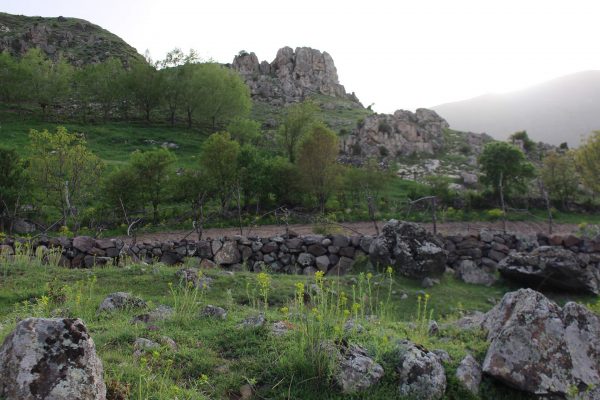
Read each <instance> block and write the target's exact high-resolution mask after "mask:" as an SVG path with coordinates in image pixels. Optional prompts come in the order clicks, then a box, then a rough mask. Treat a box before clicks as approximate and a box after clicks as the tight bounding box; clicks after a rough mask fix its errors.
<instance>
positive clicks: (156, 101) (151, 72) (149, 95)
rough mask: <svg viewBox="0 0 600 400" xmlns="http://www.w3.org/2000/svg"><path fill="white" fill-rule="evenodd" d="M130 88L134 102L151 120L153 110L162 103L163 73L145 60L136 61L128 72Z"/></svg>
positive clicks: (147, 119) (148, 119)
mask: <svg viewBox="0 0 600 400" xmlns="http://www.w3.org/2000/svg"><path fill="white" fill-rule="evenodd" d="M127 83H128V85H127V86H128V88H129V90H130V91H131V94H132V96H133V99H134V102H135V103H136V104H137V106H138V108H139V109H140V111H142V113H143V114H144V116H145V119H146V121H147V122H150V114H151V112H152V110H154V109H155V108H156V107H158V106H159V105H160V103H161V99H162V94H163V75H161V74H159V73H158V71H157V70H156V68H155V67H154V66H153V65H151V64H149V63H144V62H134V63H133V65H132V66H131V69H130V70H129V71H128V74H127Z"/></svg>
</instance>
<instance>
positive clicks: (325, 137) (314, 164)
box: [298, 124, 340, 213]
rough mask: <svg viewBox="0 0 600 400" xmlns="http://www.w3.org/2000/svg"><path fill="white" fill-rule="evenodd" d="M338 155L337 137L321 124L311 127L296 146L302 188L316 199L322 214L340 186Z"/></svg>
mask: <svg viewBox="0 0 600 400" xmlns="http://www.w3.org/2000/svg"><path fill="white" fill-rule="evenodd" d="M338 152H339V143H338V138H337V135H336V134H335V133H334V132H333V131H332V130H331V129H328V128H327V127H325V126H324V125H321V124H318V125H314V126H313V127H312V129H311V130H310V131H309V132H308V133H307V134H306V136H305V137H304V139H303V140H302V142H301V143H300V145H299V146H298V170H299V172H300V177H301V181H302V184H303V187H304V188H305V189H306V191H307V192H308V193H311V194H312V195H313V196H314V197H315V198H316V200H317V203H318V205H319V208H320V210H321V212H322V213H324V212H325V204H326V203H327V199H328V198H329V196H330V195H331V194H332V193H334V192H335V190H336V187H337V185H338V183H339V175H340V174H339V172H340V170H339V168H338V164H337V163H336V159H337V155H338Z"/></svg>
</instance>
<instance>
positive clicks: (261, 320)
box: [240, 313, 267, 329]
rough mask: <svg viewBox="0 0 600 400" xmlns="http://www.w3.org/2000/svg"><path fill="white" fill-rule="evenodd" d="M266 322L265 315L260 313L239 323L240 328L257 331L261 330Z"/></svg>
mask: <svg viewBox="0 0 600 400" xmlns="http://www.w3.org/2000/svg"><path fill="white" fill-rule="evenodd" d="M266 322H267V319H266V318H265V314H264V313H260V314H258V315H255V316H252V317H248V318H246V319H244V320H243V321H242V322H241V323H240V327H242V328H250V329H258V328H262V327H263V326H265V323H266Z"/></svg>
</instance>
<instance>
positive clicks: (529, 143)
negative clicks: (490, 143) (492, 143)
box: [510, 131, 536, 154]
mask: <svg viewBox="0 0 600 400" xmlns="http://www.w3.org/2000/svg"><path fill="white" fill-rule="evenodd" d="M510 141H511V143H512V144H514V145H517V143H521V144H522V145H523V150H525V153H528V154H529V153H531V152H533V151H535V150H536V145H535V142H534V141H533V140H531V139H529V135H528V134H527V131H519V132H515V133H513V134H512V135H511V136H510Z"/></svg>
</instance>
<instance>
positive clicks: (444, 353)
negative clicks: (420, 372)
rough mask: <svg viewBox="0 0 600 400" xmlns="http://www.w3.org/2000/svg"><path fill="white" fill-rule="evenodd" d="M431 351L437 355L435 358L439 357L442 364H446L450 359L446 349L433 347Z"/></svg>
mask: <svg viewBox="0 0 600 400" xmlns="http://www.w3.org/2000/svg"><path fill="white" fill-rule="evenodd" d="M432 353H433V354H435V355H436V356H437V358H439V359H440V361H441V362H443V363H444V364H447V363H449V362H450V361H452V358H451V357H450V354H448V352H447V351H446V350H442V349H435V350H433V351H432Z"/></svg>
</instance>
